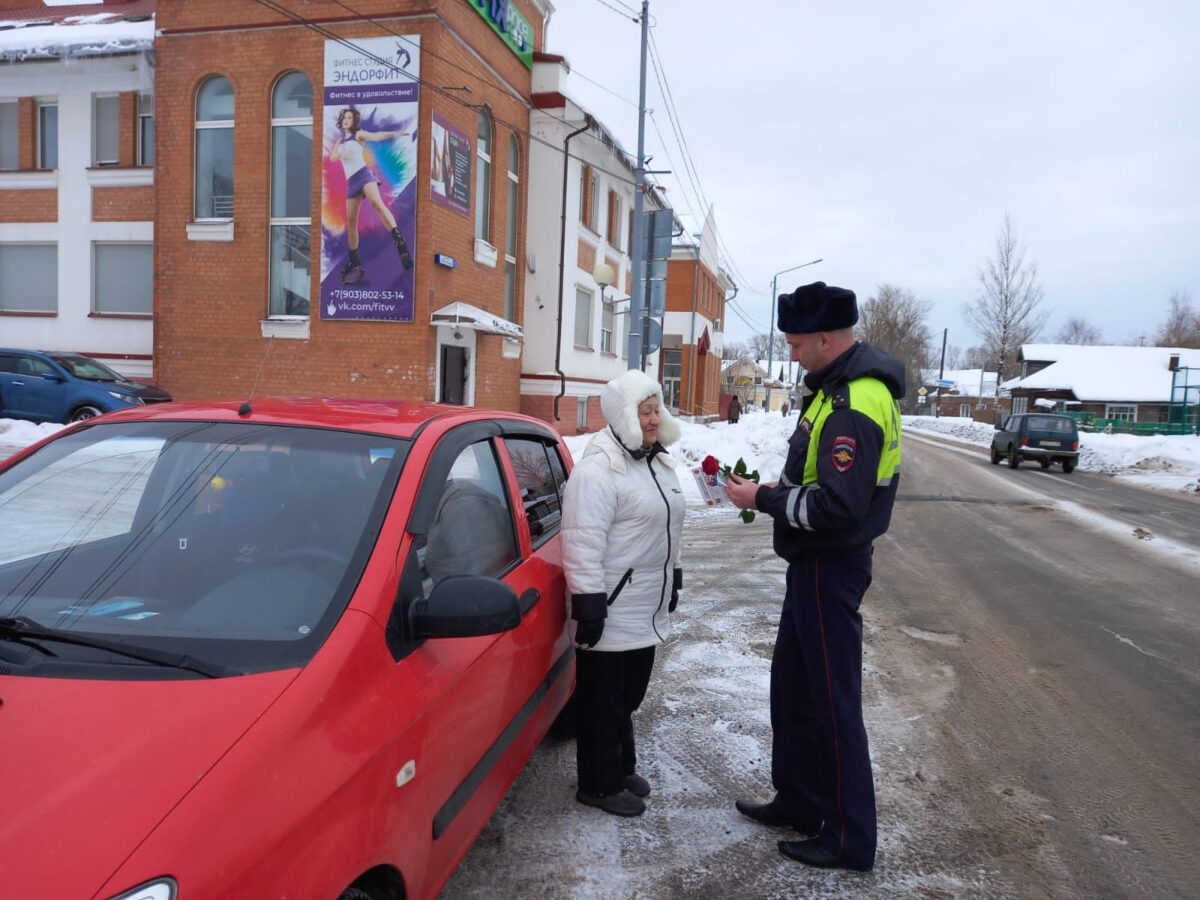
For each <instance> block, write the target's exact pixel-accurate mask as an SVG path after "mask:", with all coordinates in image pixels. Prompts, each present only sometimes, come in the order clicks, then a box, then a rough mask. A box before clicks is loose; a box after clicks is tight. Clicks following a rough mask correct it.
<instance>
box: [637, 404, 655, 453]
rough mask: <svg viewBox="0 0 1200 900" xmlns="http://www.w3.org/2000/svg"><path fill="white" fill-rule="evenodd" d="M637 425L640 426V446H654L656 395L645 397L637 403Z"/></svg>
mask: <svg viewBox="0 0 1200 900" xmlns="http://www.w3.org/2000/svg"><path fill="white" fill-rule="evenodd" d="M638 425H640V426H641V428H642V446H643V447H652V446H654V442H655V441H657V440H658V398H657V397H647V398H646V399H645V400H643V401H642V402H641V403H639V404H638Z"/></svg>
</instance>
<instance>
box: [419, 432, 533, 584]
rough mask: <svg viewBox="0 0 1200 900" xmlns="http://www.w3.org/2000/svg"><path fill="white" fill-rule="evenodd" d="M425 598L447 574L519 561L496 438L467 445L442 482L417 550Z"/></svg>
mask: <svg viewBox="0 0 1200 900" xmlns="http://www.w3.org/2000/svg"><path fill="white" fill-rule="evenodd" d="M417 558H418V561H419V562H420V565H421V579H422V587H423V589H424V593H425V595H426V596H428V595H429V591H430V590H432V588H433V585H434V584H436V583H437V582H439V581H441V580H442V579H443V578H445V577H446V576H448V575H501V574H503V572H504V571H505V570H506V569H507V568H508V567H509V565H511V564H512V563H513V561H515V560H516V559H517V535H516V531H515V528H514V525H513V518H512V511H511V508H510V506H509V503H508V495H507V493H506V492H505V490H504V483H503V480H502V479H501V476H500V466H499V464H498V463H497V461H496V453H495V451H494V450H493V448H492V443H491V441H479V442H477V443H474V444H471V445H470V446H468V447H466V448H465V449H464V450H463V451H462V452H461V453H460V454H459V455H458V457H457V458H456V459H455V460H454V464H453V465H452V466H451V467H450V473H449V475H447V476H446V480H445V481H444V482H443V484H442V486H441V490H440V493H439V496H438V501H437V505H436V507H435V508H434V514H433V520H432V522H431V523H430V525H429V530H428V533H427V534H426V535H425V544H424V546H423V547H421V548H418V550H417Z"/></svg>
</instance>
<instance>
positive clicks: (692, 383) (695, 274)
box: [688, 244, 700, 416]
mask: <svg viewBox="0 0 1200 900" xmlns="http://www.w3.org/2000/svg"><path fill="white" fill-rule="evenodd" d="M699 282H700V245H699V244H697V245H696V268H695V269H694V270H693V271H692V354H691V362H690V363H688V415H692V416H694V415H695V414H696V406H695V400H696V361H697V360H698V359H700V357H699V356H698V355H697V354H696V340H697V338H696V304H697V302H698V301H697V298H696V286H697V285H698V284H699Z"/></svg>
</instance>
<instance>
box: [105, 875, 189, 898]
mask: <svg viewBox="0 0 1200 900" xmlns="http://www.w3.org/2000/svg"><path fill="white" fill-rule="evenodd" d="M177 895H178V893H177V885H176V884H175V879H174V878H155V879H154V880H153V881H147V882H146V883H145V884H143V885H142V886H141V887H135V888H134V889H133V890H132V891H126V892H125V893H123V894H118V895H117V896H116V897H113V900H175V898H176V896H177Z"/></svg>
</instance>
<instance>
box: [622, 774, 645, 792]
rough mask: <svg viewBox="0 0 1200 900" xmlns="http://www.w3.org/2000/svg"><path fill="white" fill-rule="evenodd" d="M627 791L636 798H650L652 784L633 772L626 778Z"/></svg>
mask: <svg viewBox="0 0 1200 900" xmlns="http://www.w3.org/2000/svg"><path fill="white" fill-rule="evenodd" d="M625 790H627V791H629V793H631V794H633V796H635V797H649V796H650V782H648V781H647V780H646V779H645V778H643V777H642V776H641V775H639V774H637V773H636V772H633V773H631V774H629V775H626V776H625Z"/></svg>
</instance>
